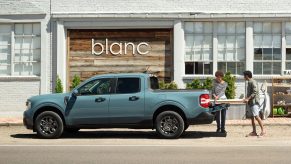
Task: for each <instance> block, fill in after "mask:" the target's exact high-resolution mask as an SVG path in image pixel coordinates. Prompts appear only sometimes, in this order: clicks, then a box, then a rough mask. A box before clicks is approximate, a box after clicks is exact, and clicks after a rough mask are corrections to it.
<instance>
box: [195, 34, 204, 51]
mask: <svg viewBox="0 0 291 164" xmlns="http://www.w3.org/2000/svg"><path fill="white" fill-rule="evenodd" d="M202 44H203V36H195V37H194V48H202Z"/></svg>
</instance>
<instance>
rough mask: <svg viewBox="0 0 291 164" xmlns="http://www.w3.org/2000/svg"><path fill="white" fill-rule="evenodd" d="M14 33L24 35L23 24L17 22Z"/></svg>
mask: <svg viewBox="0 0 291 164" xmlns="http://www.w3.org/2000/svg"><path fill="white" fill-rule="evenodd" d="M14 30H15V31H14V33H15V34H16V35H22V34H23V24H15V29H14Z"/></svg>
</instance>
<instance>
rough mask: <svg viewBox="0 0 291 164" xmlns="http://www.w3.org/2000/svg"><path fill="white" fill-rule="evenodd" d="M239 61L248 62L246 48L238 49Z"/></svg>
mask: <svg viewBox="0 0 291 164" xmlns="http://www.w3.org/2000/svg"><path fill="white" fill-rule="evenodd" d="M237 60H239V61H245V60H246V53H245V49H244V48H240V49H237Z"/></svg>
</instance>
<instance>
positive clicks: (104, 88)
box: [78, 79, 114, 95]
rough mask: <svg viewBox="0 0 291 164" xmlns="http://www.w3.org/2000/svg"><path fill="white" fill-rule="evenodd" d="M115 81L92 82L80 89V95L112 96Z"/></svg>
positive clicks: (98, 80)
mask: <svg viewBox="0 0 291 164" xmlns="http://www.w3.org/2000/svg"><path fill="white" fill-rule="evenodd" d="M113 81H114V80H113V79H96V80H92V81H90V82H88V83H86V84H85V85H83V86H82V87H80V88H79V89H78V91H79V94H80V95H102V94H110V93H111V88H112V84H113Z"/></svg>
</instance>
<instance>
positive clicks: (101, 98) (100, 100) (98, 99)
mask: <svg viewBox="0 0 291 164" xmlns="http://www.w3.org/2000/svg"><path fill="white" fill-rule="evenodd" d="M105 100H106V98H103V97H98V98H96V99H95V102H98V103H99V102H103V101H105Z"/></svg>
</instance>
